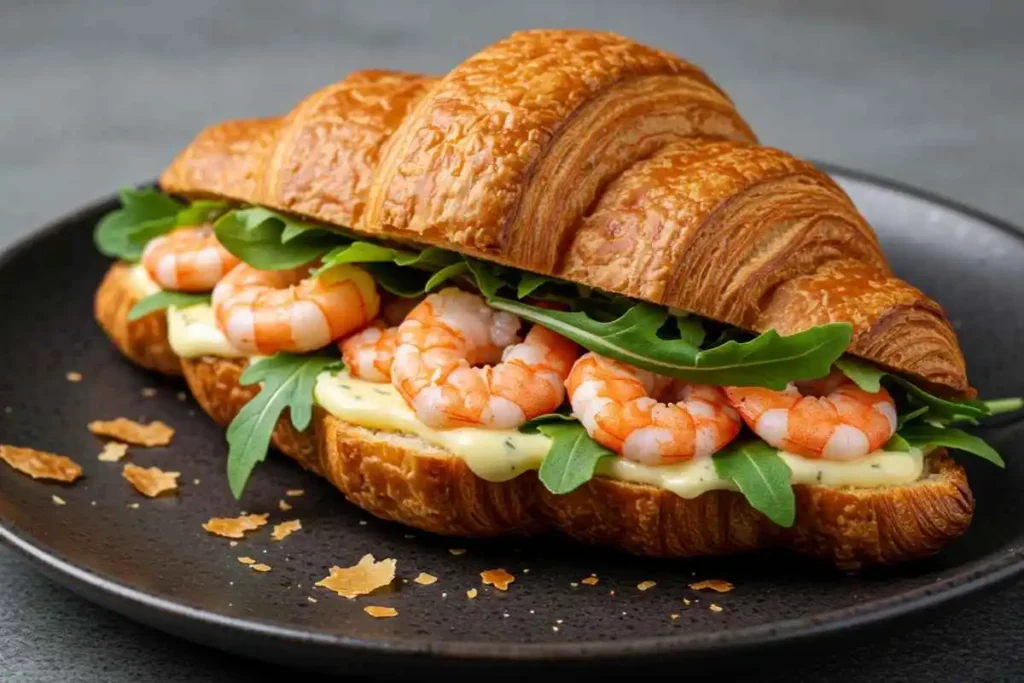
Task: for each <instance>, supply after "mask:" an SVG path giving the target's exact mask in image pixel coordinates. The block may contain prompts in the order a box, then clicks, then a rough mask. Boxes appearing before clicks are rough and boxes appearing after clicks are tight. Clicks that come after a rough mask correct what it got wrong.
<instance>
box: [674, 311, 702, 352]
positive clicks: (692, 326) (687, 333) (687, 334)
mask: <svg viewBox="0 0 1024 683" xmlns="http://www.w3.org/2000/svg"><path fill="white" fill-rule="evenodd" d="M673 317H674V318H675V321H676V329H677V330H678V331H679V338H680V339H682V340H683V341H684V342H686V343H687V344H689V345H690V346H693V347H695V348H700V345H701V344H703V343H704V324H703V323H702V322H701V321H700V318H697V317H696V316H693V315H675V314H673Z"/></svg>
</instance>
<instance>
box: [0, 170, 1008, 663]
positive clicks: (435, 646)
mask: <svg viewBox="0 0 1024 683" xmlns="http://www.w3.org/2000/svg"><path fill="white" fill-rule="evenodd" d="M812 163H813V164H815V165H816V166H818V167H819V168H820V169H821V170H823V171H824V172H825V173H827V174H829V175H830V176H833V177H834V178H835V179H836V180H840V181H841V180H844V179H845V180H851V181H854V182H858V183H861V184H865V185H869V186H874V187H876V188H880V189H883V190H887V191H889V192H892V193H895V194H898V195H901V196H903V197H904V198H907V197H909V198H913V199H916V200H919V201H923V202H926V203H929V204H932V205H937V206H939V207H941V208H943V209H946V210H948V211H952V212H955V213H959V214H962V215H964V216H966V217H968V218H970V219H972V220H975V221H979V222H983V223H986V224H988V225H990V226H992V227H994V228H996V229H998V230H1000V231H1002V232H1005V233H1007V234H1009V235H1010V236H1012V237H1014V238H1016V239H1018V240H1024V228H1021V227H1018V226H1017V225H1015V224H1013V223H1010V222H1009V221H1007V220H1004V219H1002V218H999V217H996V216H993V215H990V214H988V213H986V212H984V211H981V210H979V209H976V208H974V207H971V206H968V205H965V204H961V203H960V202H957V201H955V200H952V199H949V198H947V197H944V196H942V195H939V194H936V193H934V192H930V191H927V190H923V189H921V188H919V187H916V186H913V185H909V184H906V183H904V182H901V181H896V180H893V179H890V178H886V177H883V176H880V175H876V174H874V173H869V172H865V171H860V170H854V169H850V168H846V167H843V166H839V165H837V164H832V163H826V162H819V161H812ZM154 182H155V180H150V181H147V182H143V183H139V184H137V185H134V187H139V186H144V185H152V184H153V183H154ZM844 191H845V190H844ZM116 201H117V194H116V193H112V194H110V195H108V196H106V197H101V198H99V199H96V200H94V201H92V202H89V203H86V204H84V205H80V206H79V207H78V208H76V209H73V210H72V211H69V212H68V213H66V214H64V215H63V216H61V217H58V218H56V219H54V220H51V221H50V222H48V223H46V224H44V225H43V226H42V227H40V228H38V229H36V230H34V231H31V232H29V233H27V234H25V235H23V236H21V237H20V238H18V239H16V240H13V241H12V242H11V243H9V244H8V245H7V246H6V247H5V248H4V249H3V251H2V252H0V268H4V267H6V266H7V265H8V264H9V263H10V262H11V261H12V260H14V259H15V258H17V257H18V256H19V255H20V254H21V253H23V252H24V251H26V250H28V249H30V248H32V247H33V246H34V245H35V244H36V243H37V242H39V241H41V240H44V239H47V238H50V237H53V236H54V235H56V234H58V233H60V232H61V231H62V230H64V229H66V227H67V226H68V224H71V223H75V222H81V221H83V220H84V219H85V218H86V217H88V216H90V215H92V214H95V213H98V212H100V211H101V210H103V209H104V208H105V207H108V206H116ZM0 542H3V543H5V544H6V545H8V546H9V547H11V548H12V549H14V550H15V551H16V552H17V553H18V554H19V555H20V556H22V557H24V558H27V559H28V560H29V561H30V563H32V564H35V565H37V568H38V569H40V570H42V571H43V573H44V574H46V575H47V576H49V577H50V578H52V579H53V580H55V581H56V582H58V583H60V584H62V585H64V586H66V587H67V588H69V589H71V590H72V591H74V592H75V593H77V594H79V595H84V593H83V592H82V591H80V590H79V587H82V586H84V587H87V588H89V589H91V590H92V591H97V592H99V593H100V594H102V595H105V596H108V597H112V598H115V599H117V600H120V601H125V602H126V603H127V604H132V605H134V606H135V607H138V608H142V609H144V610H149V611H155V612H156V613H158V614H159V615H160V616H161V617H165V618H166V617H171V618H173V619H174V620H176V622H179V623H190V622H194V621H199V622H201V623H202V624H203V625H204V626H207V627H217V628H222V629H228V630H230V632H231V634H232V635H233V636H246V635H255V636H259V637H262V638H270V639H273V640H276V641H284V642H290V643H292V644H295V645H300V646H304V647H318V648H323V647H329V648H337V649H338V650H340V651H345V652H350V653H351V654H363V655H392V656H393V655H401V656H424V655H428V656H431V657H432V658H435V659H436V658H439V657H440V658H446V659H450V660H461V661H485V662H499V661H505V662H509V661H513V662H520V663H525V662H534V663H542V662H573V661H576V662H579V661H588V662H593V661H595V660H617V659H624V658H633V657H642V656H645V655H661V656H666V655H669V656H671V655H676V656H686V655H691V656H692V655H697V654H699V655H703V656H708V657H712V656H721V655H729V654H735V653H738V652H742V651H749V650H752V649H760V648H767V647H771V646H775V645H784V644H792V643H797V642H807V641H810V640H815V639H820V638H823V637H826V636H830V635H834V634H836V633H840V632H846V631H853V630H860V629H862V628H864V627H869V626H879V625H882V624H886V623H890V622H893V621H895V620H897V619H898V618H901V617H908V616H911V615H916V614H920V613H924V612H928V611H930V610H932V609H934V608H937V607H939V606H942V605H946V604H949V603H953V602H955V601H957V600H959V599H961V598H964V597H966V596H968V595H971V594H974V593H977V592H980V591H984V590H986V589H992V588H995V587H997V586H999V585H1002V584H1005V583H1006V582H1008V581H1009V580H1011V579H1013V578H1015V577H1017V576H1018V575H1020V574H1021V573H1024V546H1020V547H1011V548H1010V549H1009V550H1008V551H1003V552H999V553H998V554H991V555H987V556H984V557H982V558H979V559H977V560H974V561H972V562H970V563H968V564H966V565H960V566H959V567H953V568H951V570H952V571H956V572H957V573H956V574H955V575H953V576H948V577H944V578H940V579H937V580H936V581H934V582H932V583H930V584H927V585H925V586H919V587H917V588H913V589H910V590H907V591H903V592H900V593H897V594H895V595H891V596H887V597H884V598H879V599H876V600H872V601H870V602H866V603H858V604H856V605H852V606H848V607H843V608H838V609H834V610H829V611H826V612H822V613H820V614H817V615H815V616H814V617H813V618H808V617H797V618H793V619H787V620H785V621H779V622H770V623H766V624H758V625H754V626H747V627H742V628H738V629H731V630H728V631H715V632H711V633H707V632H704V633H687V634H669V635H663V636H646V637H635V638H628V639H623V640H583V641H567V642H557V643H498V642H484V641H469V642H465V641H447V640H430V639H428V638H423V639H418V640H414V639H409V638H359V637H352V636H343V635H334V634H326V633H322V632H321V633H318V632H315V631H311V630H303V629H300V628H292V627H285V626H280V625H276V624H273V623H272V622H265V621H257V620H252V619H245V618H238V617H231V616H225V615H221V614H217V613H215V612H211V611H208V610H203V609H197V608H194V607H190V606H188V605H184V604H181V603H179V602H175V601H173V600H170V599H167V598H163V597H160V596H157V595H154V594H151V593H147V592H145V591H143V590H140V589H137V588H135V587H134V586H131V585H130V584H123V583H120V582H118V581H115V580H112V579H108V578H104V577H102V576H99V575H97V574H94V573H93V572H92V571H90V570H88V569H86V568H83V567H79V566H77V565H75V564H73V563H72V562H70V561H68V560H65V559H63V558H61V557H59V556H57V555H56V554H55V553H53V552H50V551H48V550H47V549H45V548H44V547H42V546H40V545H38V544H37V541H35V539H32V538H30V537H22V536H21V535H20V534H19V533H18V529H17V528H15V527H14V526H13V525H10V526H9V525H8V523H7V522H6V521H5V520H4V519H0ZM85 597H86V599H89V600H90V601H91V602H94V603H99V604H101V605H102V606H103V607H104V608H105V609H110V610H111V611H115V612H117V613H120V614H122V615H123V616H126V617H128V618H130V619H133V620H135V621H144V622H145V623H147V624H149V625H150V626H152V627H154V628H157V629H159V630H163V631H166V632H170V633H174V634H175V635H179V636H181V634H180V633H179V632H178V631H177V630H175V629H168V628H165V627H163V626H155V625H154V624H152V622H150V621H149V620H142V619H138V618H136V617H135V616H133V615H129V614H127V612H126V611H125V610H120V609H117V608H114V607H111V606H110V603H108V602H107V601H102V602H101V601H98V600H96V599H94V598H92V597H91V596H88V595H86V596H85ZM181 637H185V636H181ZM186 638H187V637H186Z"/></svg>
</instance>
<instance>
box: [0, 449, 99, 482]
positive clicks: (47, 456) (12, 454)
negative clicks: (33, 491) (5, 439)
mask: <svg viewBox="0 0 1024 683" xmlns="http://www.w3.org/2000/svg"><path fill="white" fill-rule="evenodd" d="M0 460H3V461H4V462H6V463H7V464H8V465H10V466H11V467H13V468H14V469H16V470H18V471H19V472H21V473H22V474H27V475H28V476H30V477H32V478H33V479H52V480H54V481H62V482H64V483H67V484H70V483H71V482H74V481H75V480H77V479H78V478H79V477H80V476H82V468H81V467H80V466H79V465H78V463H76V462H75V461H74V460H72V459H71V458H69V457H67V456H66V455H57V454H56V453H47V452H46V451H37V450H35V449H34V448H21V447H19V446H7V445H0Z"/></svg>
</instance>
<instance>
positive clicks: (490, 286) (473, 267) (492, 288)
mask: <svg viewBox="0 0 1024 683" xmlns="http://www.w3.org/2000/svg"><path fill="white" fill-rule="evenodd" d="M466 263H467V265H468V266H469V272H470V273H472V274H473V280H474V281H475V282H476V286H477V289H479V290H480V293H481V294H483V295H484V296H485V297H486V298H488V299H492V298H494V297H496V296H498V291H499V290H500V289H501V288H502V287H511V286H512V285H511V283H509V282H506V281H505V280H503V279H502V278H501V276H500V275H499V272H500V271H499V270H498V267H497V266H493V265H491V264H489V263H484V262H483V261H478V260H477V259H473V258H469V257H468V256H467V257H466ZM492 305H493V303H492ZM522 305H523V306H526V305H527V304H522Z"/></svg>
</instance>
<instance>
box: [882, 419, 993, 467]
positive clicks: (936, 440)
mask: <svg viewBox="0 0 1024 683" xmlns="http://www.w3.org/2000/svg"><path fill="white" fill-rule="evenodd" d="M898 433H899V435H900V436H901V437H902V438H903V439H904V440H906V442H907V443H909V444H910V445H911V446H914V447H916V448H924V447H926V446H945V447H947V448H955V449H956V450H959V451H965V452H967V453H971V454H973V455H977V456H978V457H980V458H984V459H985V460H988V461H989V462H991V463H992V464H994V465H998V466H999V467H1005V466H1006V465H1005V463H1003V459H1002V458H1001V457H1000V456H999V453H998V452H997V451H996V450H995V449H994V448H992V447H991V446H989V445H988V444H987V443H985V442H984V441H983V440H982V439H980V438H978V437H976V436H974V435H973V434H968V433H967V432H965V431H963V430H960V429H956V428H955V427H939V426H936V425H930V424H928V423H925V422H920V421H918V422H914V423H912V424H908V425H906V426H904V427H903V428H902V429H901V430H900V431H899V432H898Z"/></svg>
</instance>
